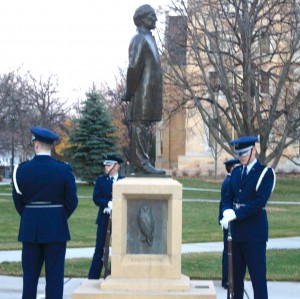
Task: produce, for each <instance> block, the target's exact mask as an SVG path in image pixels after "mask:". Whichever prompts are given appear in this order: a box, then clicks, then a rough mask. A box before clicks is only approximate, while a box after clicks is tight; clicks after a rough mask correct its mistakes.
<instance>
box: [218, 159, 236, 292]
mask: <svg viewBox="0 0 300 299" xmlns="http://www.w3.org/2000/svg"><path fill="white" fill-rule="evenodd" d="M240 163H241V162H240V160H238V159H230V160H227V161H225V162H224V165H225V169H226V171H227V175H226V177H225V179H224V181H223V183H222V187H221V200H220V205H219V221H218V222H220V220H221V219H222V218H223V215H222V209H223V199H224V196H225V193H226V190H227V188H228V186H229V182H230V176H231V172H232V170H233V168H234V166H235V165H237V164H240ZM227 238H228V229H223V243H224V246H223V253H222V287H223V288H224V289H227V287H228V246H227V242H228V241H227Z"/></svg>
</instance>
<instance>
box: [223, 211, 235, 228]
mask: <svg viewBox="0 0 300 299" xmlns="http://www.w3.org/2000/svg"><path fill="white" fill-rule="evenodd" d="M234 219H236V215H235V212H234V210H232V209H227V210H225V211H224V212H223V218H222V219H221V220H220V224H221V227H222V229H228V223H229V222H230V221H232V220H234Z"/></svg>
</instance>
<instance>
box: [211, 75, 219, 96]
mask: <svg viewBox="0 0 300 299" xmlns="http://www.w3.org/2000/svg"><path fill="white" fill-rule="evenodd" d="M209 85H210V87H211V89H212V90H213V92H218V91H219V90H220V81H219V78H218V74H217V72H209Z"/></svg>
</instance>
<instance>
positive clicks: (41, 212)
mask: <svg viewBox="0 0 300 299" xmlns="http://www.w3.org/2000/svg"><path fill="white" fill-rule="evenodd" d="M31 132H32V134H33V139H32V142H33V145H34V151H35V156H34V158H33V159H32V160H30V161H28V162H25V163H22V164H20V165H19V166H16V167H15V168H14V173H13V191H12V195H13V200H14V205H15V208H16V210H17V211H18V213H19V214H20V216H21V222H20V229H19V237H18V240H19V241H20V242H22V243H23V247H22V268H23V297H22V298H23V299H35V298H36V295H37V286H38V280H39V276H40V272H41V269H42V266H43V264H44V263H45V275H46V290H45V292H46V298H47V299H62V298H63V287H64V263H65V253H66V242H67V241H68V240H70V232H69V227H68V221H67V220H68V218H69V217H70V216H71V215H72V213H73V212H74V211H75V209H76V207H77V204H78V198H77V192H76V184H75V178H74V175H73V172H72V169H71V167H70V166H69V165H67V164H65V163H63V162H59V161H56V160H54V159H53V158H52V157H51V148H52V146H53V144H54V141H55V140H57V139H58V138H59V136H58V135H56V134H55V133H53V132H52V131H49V130H47V129H45V128H42V127H32V128H31Z"/></svg>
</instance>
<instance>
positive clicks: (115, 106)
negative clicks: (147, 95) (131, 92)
mask: <svg viewBox="0 0 300 299" xmlns="http://www.w3.org/2000/svg"><path fill="white" fill-rule="evenodd" d="M125 86H126V74H125V73H124V71H122V70H121V69H119V76H118V77H115V86H114V87H109V86H108V85H106V86H103V94H104V96H105V98H106V103H107V105H108V109H109V110H110V111H111V112H112V115H113V121H114V125H115V126H116V127H117V128H118V134H119V140H120V145H121V147H122V149H123V154H124V156H125V158H126V160H127V161H129V128H130V126H129V122H128V121H127V120H126V119H127V117H126V113H127V110H128V109H127V105H128V102H125V101H121V98H122V97H123V95H124V93H125Z"/></svg>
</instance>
